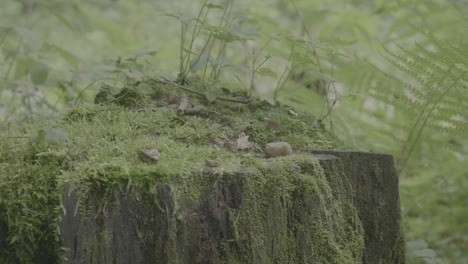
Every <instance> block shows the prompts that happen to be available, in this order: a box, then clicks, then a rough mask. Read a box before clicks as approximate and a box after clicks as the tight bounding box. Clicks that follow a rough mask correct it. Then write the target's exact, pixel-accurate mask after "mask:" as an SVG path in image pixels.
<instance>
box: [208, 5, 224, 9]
mask: <svg viewBox="0 0 468 264" xmlns="http://www.w3.org/2000/svg"><path fill="white" fill-rule="evenodd" d="M206 7H207V8H216V9H221V10H223V9H224V7H223V6H222V5H217V4H212V3H209V4H207V5H206Z"/></svg>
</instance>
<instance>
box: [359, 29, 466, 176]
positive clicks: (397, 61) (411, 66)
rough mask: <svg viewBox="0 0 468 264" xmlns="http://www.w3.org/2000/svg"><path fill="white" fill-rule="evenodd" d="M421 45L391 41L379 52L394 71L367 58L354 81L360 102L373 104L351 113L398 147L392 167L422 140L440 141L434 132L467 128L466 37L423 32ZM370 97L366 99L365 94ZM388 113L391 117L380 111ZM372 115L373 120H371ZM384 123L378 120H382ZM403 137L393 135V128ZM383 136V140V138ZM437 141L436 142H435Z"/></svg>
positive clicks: (455, 132)
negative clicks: (449, 38) (408, 46)
mask: <svg viewBox="0 0 468 264" xmlns="http://www.w3.org/2000/svg"><path fill="white" fill-rule="evenodd" d="M427 39H428V40H427V42H426V44H425V45H421V44H420V45H416V47H415V49H414V50H410V49H406V48H403V47H401V46H397V48H396V51H391V50H390V49H385V52H384V57H385V58H386V61H388V62H389V63H390V64H391V65H392V67H393V68H396V69H397V71H396V72H395V73H394V74H390V75H389V74H387V73H386V72H389V70H388V68H387V69H381V67H377V66H374V65H371V64H369V63H367V65H362V64H361V66H363V68H364V69H363V70H362V72H363V73H362V74H360V75H358V76H357V77H356V78H355V80H354V81H355V82H354V83H353V84H354V85H358V86H360V87H366V86H367V87H369V89H362V88H361V89H360V90H357V92H359V93H362V96H363V98H367V99H363V100H362V105H363V106H364V105H366V104H370V105H374V108H375V109H371V111H368V110H369V109H367V110H366V111H367V112H368V113H367V114H364V115H363V114H362V113H361V112H360V111H354V112H355V114H356V115H360V116H359V117H357V116H356V115H355V116H354V118H357V119H359V122H361V123H364V124H365V125H366V126H368V127H369V126H371V127H372V130H375V132H376V133H377V134H379V136H378V137H377V138H381V139H382V141H383V142H394V143H396V145H398V146H399V154H397V155H396V156H397V166H398V170H399V171H400V172H401V171H402V170H403V169H404V168H405V166H406V164H407V163H408V161H409V159H410V157H411V156H412V154H414V152H415V151H416V150H417V148H418V143H419V142H420V141H421V140H422V139H424V142H426V143H431V144H436V145H443V144H441V143H442V142H440V139H438V138H437V137H436V138H435V137H429V136H428V135H431V134H433V133H434V132H435V131H438V132H444V133H445V134H446V135H448V136H456V135H458V136H459V135H466V133H467V132H468V131H467V128H468V111H467V110H466V109H468V93H467V92H468V53H467V51H468V45H467V43H468V42H463V41H459V42H448V41H443V40H440V39H438V38H436V37H435V36H432V35H427ZM369 98H370V99H369ZM389 112H394V114H391V115H390V116H391V117H388V116H386V115H385V113H389ZM372 118H374V120H372ZM382 122H384V124H382ZM398 131H399V132H400V133H401V132H403V133H404V137H402V136H401V135H400V136H398V133H399V132H398ZM384 138H385V139H384ZM437 141H439V142H437Z"/></svg>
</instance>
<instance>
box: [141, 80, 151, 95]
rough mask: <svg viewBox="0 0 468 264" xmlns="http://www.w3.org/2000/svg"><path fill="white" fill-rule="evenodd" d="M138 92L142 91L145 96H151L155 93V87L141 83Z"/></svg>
mask: <svg viewBox="0 0 468 264" xmlns="http://www.w3.org/2000/svg"><path fill="white" fill-rule="evenodd" d="M138 90H139V91H141V92H142V93H143V94H146V95H149V94H151V93H152V92H153V87H151V85H149V84H147V83H144V82H141V83H140V84H138Z"/></svg>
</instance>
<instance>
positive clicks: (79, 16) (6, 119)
mask: <svg viewBox="0 0 468 264" xmlns="http://www.w3.org/2000/svg"><path fill="white" fill-rule="evenodd" d="M204 3H205V6H206V5H207V4H211V6H210V8H208V9H205V11H207V10H208V13H207V15H206V17H207V19H206V22H205V23H206V24H210V25H214V26H216V25H218V24H217V23H218V22H219V21H221V19H225V17H223V15H222V14H223V12H224V11H223V10H226V8H227V7H229V8H230V9H229V10H230V11H229V12H230V13H229V14H230V16H229V21H227V20H226V23H225V24H224V28H217V29H216V30H217V31H216V32H215V31H214V29H213V28H214V27H212V28H209V29H210V30H212V31H209V30H208V32H202V33H201V34H200V35H199V36H198V37H197V38H196V39H194V41H193V47H192V49H191V50H188V51H189V52H193V54H194V55H193V57H195V58H197V56H199V55H200V54H202V53H203V50H204V49H203V47H204V45H205V43H206V42H204V41H206V39H207V38H209V34H210V33H213V32H215V33H216V34H218V36H219V35H221V33H226V32H228V33H229V34H231V36H232V35H235V36H243V38H244V37H245V38H244V39H243V40H238V41H235V40H234V41H232V40H227V39H226V38H222V37H220V38H218V39H217V41H218V42H220V43H221V44H223V45H224V44H225V46H226V49H225V50H224V51H223V52H224V53H223V56H222V58H223V61H222V63H221V62H220V61H219V60H218V61H217V63H218V64H216V65H222V67H221V69H222V70H221V77H220V78H219V79H218V80H216V83H217V84H218V85H223V86H226V87H229V88H230V89H244V88H243V87H244V86H247V87H248V86H249V82H250V81H249V78H250V77H251V73H252V66H251V63H252V56H255V55H258V57H259V60H260V61H262V60H263V59H264V58H267V59H266V62H265V64H264V70H262V71H260V72H259V73H258V74H257V75H256V76H255V78H254V87H255V90H256V94H257V95H258V96H261V97H265V98H268V100H273V96H274V94H275V93H274V91H275V90H277V98H276V99H278V100H279V101H280V102H281V103H285V104H289V105H293V106H295V107H297V108H299V109H301V110H303V111H307V112H310V113H312V114H314V115H315V116H316V117H317V120H318V122H320V123H322V124H323V125H324V126H326V127H327V128H328V129H330V130H331V131H333V132H334V133H335V134H336V135H337V137H338V138H340V139H341V140H342V141H343V142H345V144H346V145H348V146H350V148H354V149H360V150H366V151H375V152H385V153H390V154H393V155H394V156H395V159H396V161H397V168H398V170H399V172H400V187H401V189H400V195H401V204H402V213H403V219H404V223H403V224H404V229H405V232H406V239H407V258H408V263H468V221H467V220H466V219H467V217H468V166H467V165H466V163H467V162H468V142H467V141H468V140H467V138H468V137H467V135H468V129H467V128H468V127H467V123H468V114H467V112H468V111H467V110H466V109H468V103H467V102H468V95H467V93H468V79H467V78H468V34H467V33H468V28H467V25H468V19H467V18H468V2H466V1H447V0H445V1H442V0H433V1H430V0H409V1H404V0H400V1H386V0H374V1H370V0H361V1H349V0H347V1H346V0H335V1H325V0H315V1H306V0H294V1H291V0H271V1H261V0H251V1H248V0H238V1H208V2H205V1H201V0H200V1H189V0H178V1H157V0H133V1H121V0H93V1H91V0H81V1H59V0H48V1H40V0H22V1H19V0H15V1H14V0H2V1H0V78H1V81H0V123H2V125H3V126H7V125H8V124H9V123H11V122H29V121H31V120H37V119H40V118H44V117H46V118H55V117H59V116H60V113H61V112H63V111H64V110H65V109H67V108H68V107H73V106H75V105H77V104H87V103H92V100H93V98H94V95H95V94H96V93H97V92H98V89H99V85H100V84H101V83H103V82H106V83H112V84H114V85H121V86H123V85H124V84H125V82H126V81H127V80H128V79H129V78H137V79H138V78H140V77H141V76H160V75H164V76H172V77H174V78H175V77H176V76H177V74H178V71H179V66H180V64H179V63H180V61H179V59H180V57H179V56H180V53H179V52H180V42H181V36H182V35H181V29H182V25H186V26H187V28H188V29H189V32H191V31H190V30H191V29H193V26H194V23H196V19H195V18H197V17H198V18H200V17H199V15H198V12H199V10H200V9H201V7H202V6H203V4H204ZM190 34H191V33H190ZM190 34H188V35H186V38H187V37H190ZM186 44H187V42H186ZM185 48H187V45H185ZM185 52H187V50H186V51H185ZM200 57H202V56H200ZM117 61H118V62H122V61H124V62H126V63H128V66H127V68H125V69H124V70H119V71H116V70H115V68H113V66H114V65H115V64H116V62H117ZM210 63H212V62H211V61H210ZM212 65H214V64H212ZM197 75H200V72H196V71H193V72H192V73H191V76H197ZM282 77H283V78H282ZM286 77H289V78H287V79H286Z"/></svg>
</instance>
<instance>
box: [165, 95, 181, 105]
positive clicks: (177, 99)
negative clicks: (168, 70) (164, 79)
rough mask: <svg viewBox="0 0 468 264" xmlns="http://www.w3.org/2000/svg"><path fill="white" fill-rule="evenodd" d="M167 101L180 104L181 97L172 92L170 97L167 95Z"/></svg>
mask: <svg viewBox="0 0 468 264" xmlns="http://www.w3.org/2000/svg"><path fill="white" fill-rule="evenodd" d="M167 102H168V103H169V104H170V105H171V104H176V105H178V104H180V98H179V97H178V96H176V95H173V94H170V95H169V96H168V97H167Z"/></svg>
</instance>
